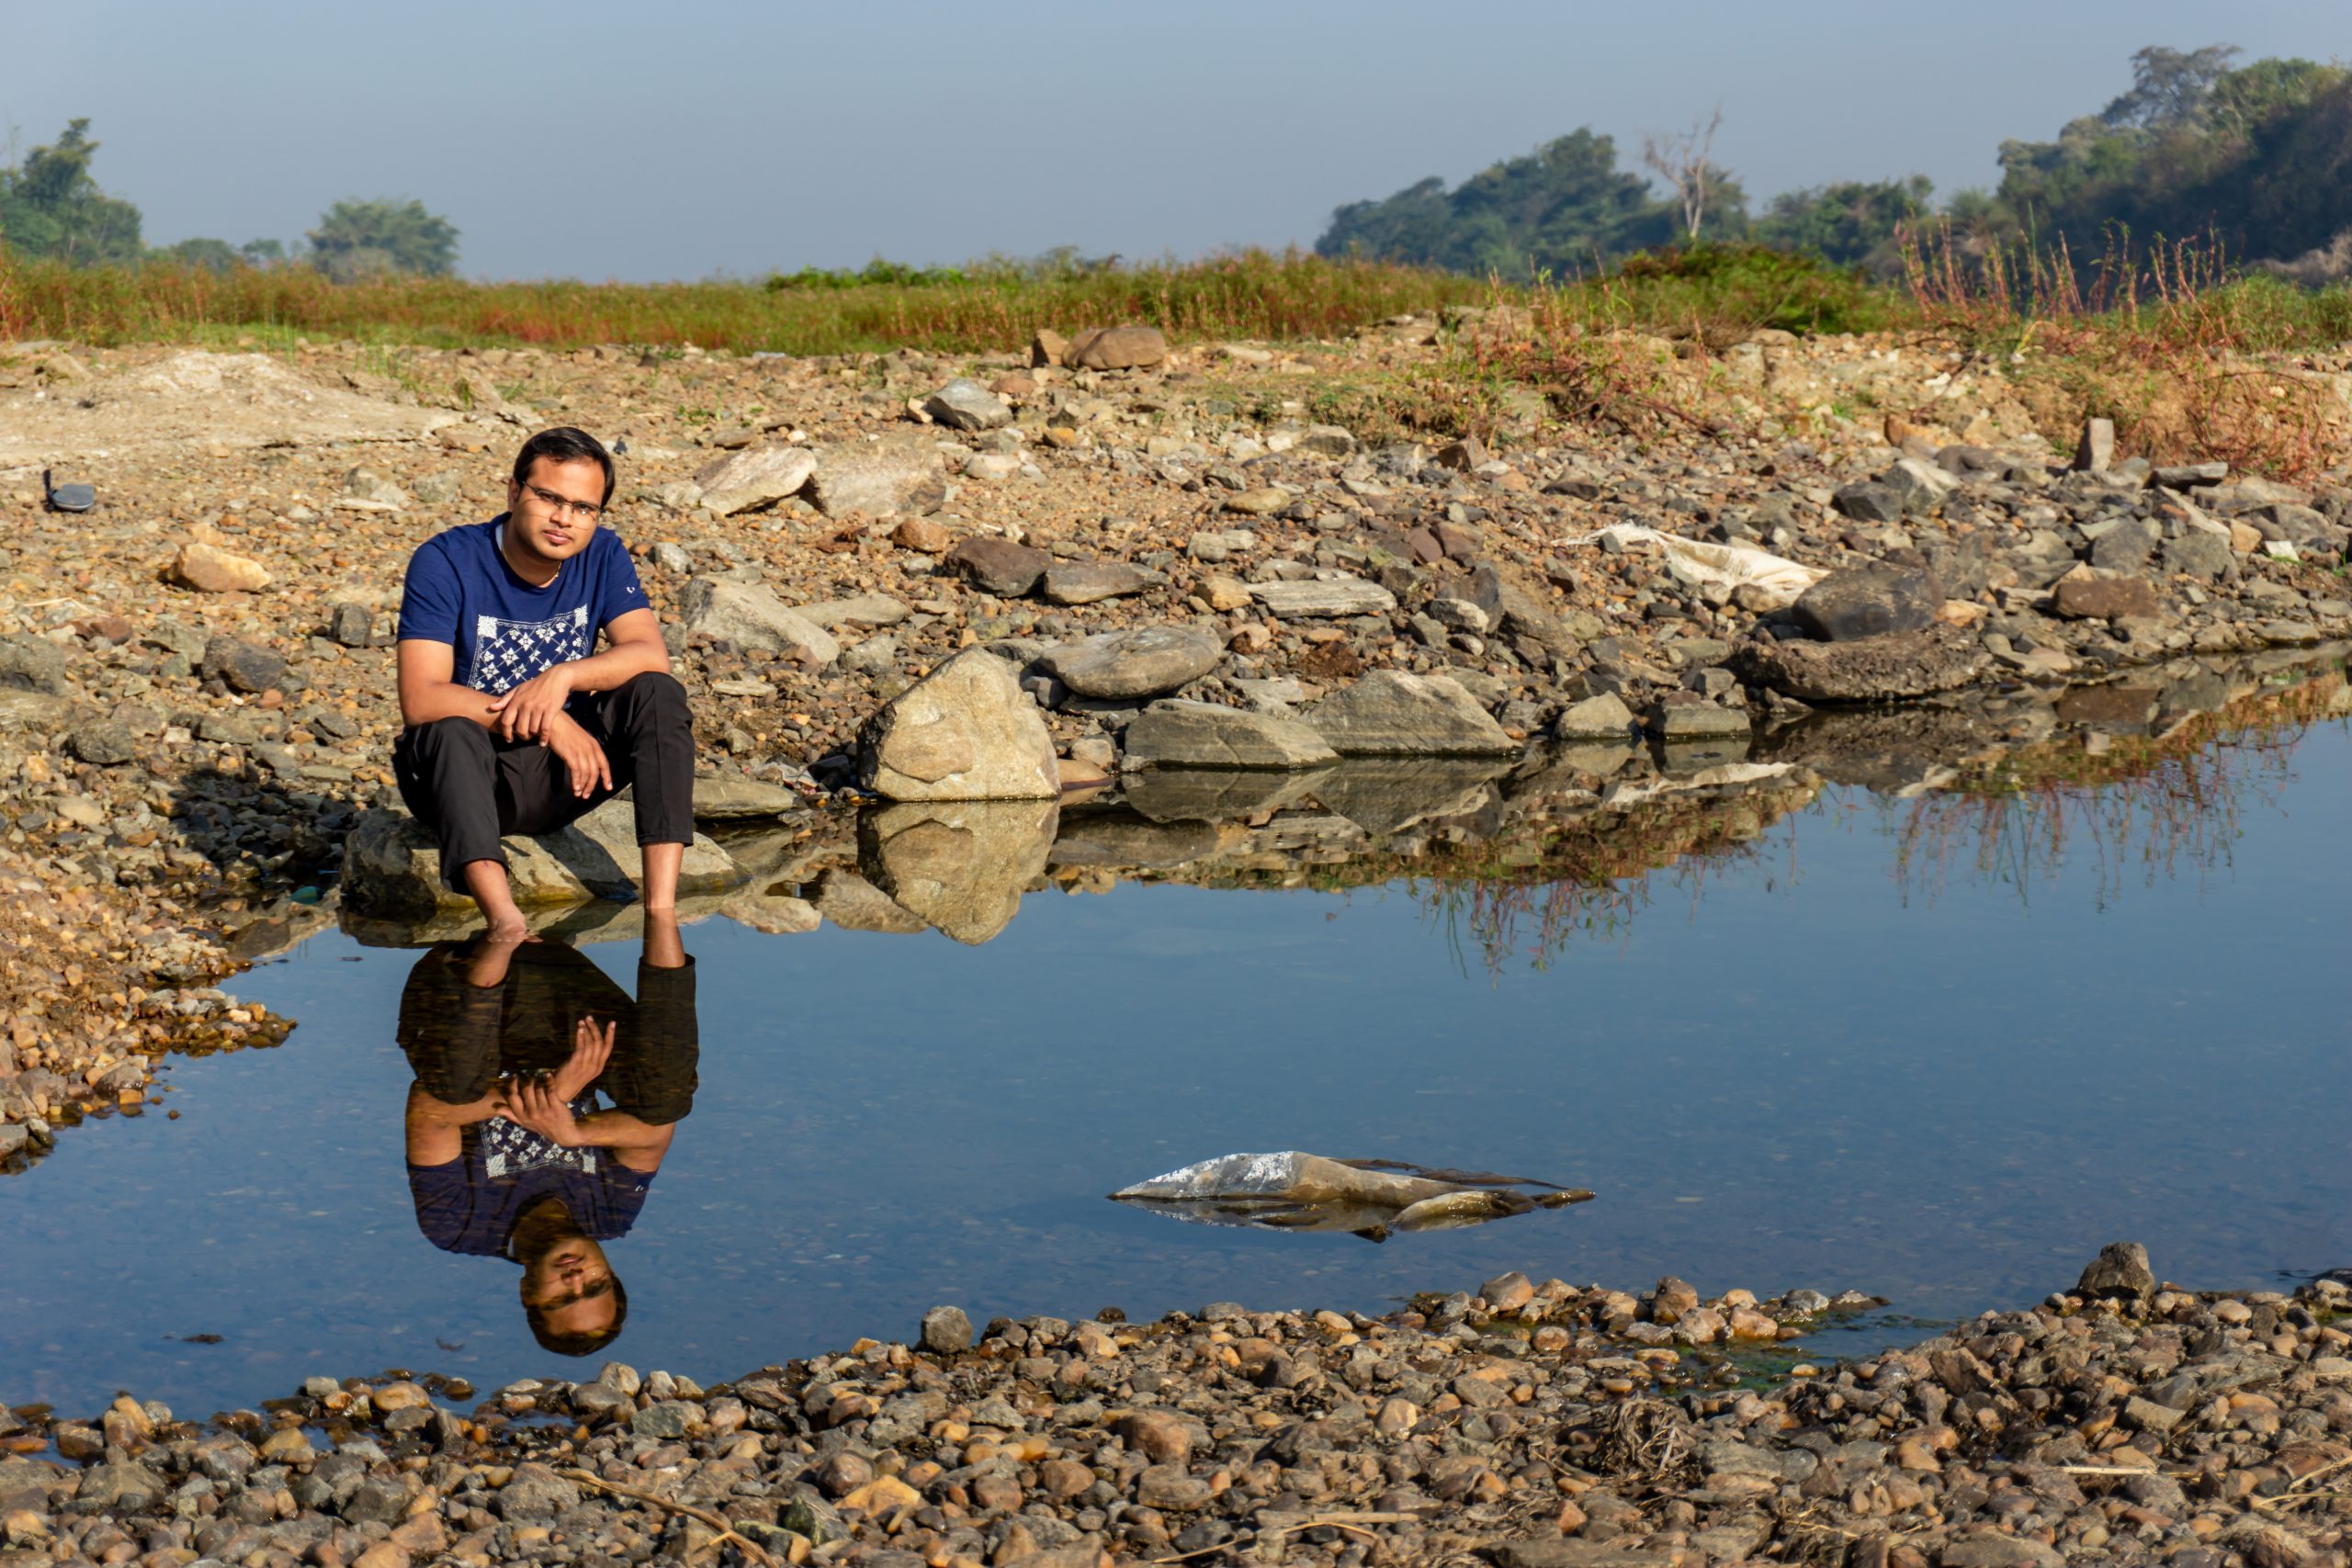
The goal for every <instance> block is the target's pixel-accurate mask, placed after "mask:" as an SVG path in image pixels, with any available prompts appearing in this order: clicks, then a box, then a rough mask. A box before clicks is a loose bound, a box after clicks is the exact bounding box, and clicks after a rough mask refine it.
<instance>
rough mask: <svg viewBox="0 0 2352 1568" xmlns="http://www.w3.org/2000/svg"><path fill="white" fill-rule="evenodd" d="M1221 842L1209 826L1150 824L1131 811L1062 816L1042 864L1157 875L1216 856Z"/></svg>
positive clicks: (1206, 823)
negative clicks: (1124, 869) (1123, 869)
mask: <svg viewBox="0 0 2352 1568" xmlns="http://www.w3.org/2000/svg"><path fill="white" fill-rule="evenodd" d="M1220 841H1221V840H1220V838H1219V835H1218V833H1217V830H1216V824H1215V823H1211V822H1155V821H1153V820H1152V819H1151V818H1148V817H1144V816H1141V815H1139V814H1137V813H1136V812H1133V811H1122V810H1118V809H1115V808H1114V809H1111V810H1091V811H1066V812H1064V813H1062V821H1061V830H1060V834H1059V836H1058V837H1057V838H1056V839H1055V840H1054V848H1053V852H1052V853H1051V854H1050V855H1049V856H1047V857H1046V859H1047V863H1049V864H1052V865H1056V866H1065V865H1107V866H1119V867H1133V868H1136V869H1138V870H1147V871H1158V870H1164V869H1166V868H1168V867H1170V866H1178V865H1183V864H1186V863H1189V862H1192V861H1196V860H1199V859H1200V858H1201V857H1202V856H1204V855H1212V854H1215V853H1216V851H1217V845H1218V843H1219V842H1220Z"/></svg>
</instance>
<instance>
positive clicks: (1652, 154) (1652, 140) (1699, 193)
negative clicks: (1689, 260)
mask: <svg viewBox="0 0 2352 1568" xmlns="http://www.w3.org/2000/svg"><path fill="white" fill-rule="evenodd" d="M1723 122H1724V107H1723V105H1721V104H1717V105H1716V106H1715V112H1714V114H1713V116H1712V117H1711V118H1709V119H1707V121H1706V122H1705V123H1704V124H1694V125H1692V126H1691V129H1690V130H1687V131H1684V132H1682V133H1680V134H1679V135H1674V136H1645V137H1643V138H1642V166H1643V167H1645V168H1646V169H1648V170H1649V171H1650V173H1652V174H1654V175H1657V177H1658V178H1660V179H1662V180H1664V181H1665V182H1666V183H1667V185H1668V186H1669V187H1671V188H1672V190H1673V191H1674V195H1675V198H1676V199H1677V200H1678V201H1679V202H1680V203H1681V204H1682V230H1683V232H1684V234H1685V235H1686V236H1688V237H1689V238H1691V239H1693V240H1695V239H1697V238H1698V237H1699V224H1700V221H1701V220H1702V219H1704V218H1705V217H1706V215H1707V197H1708V194H1709V190H1710V187H1711V186H1712V185H1713V183H1714V182H1715V180H1716V178H1717V176H1719V175H1721V174H1722V172H1723V171H1721V170H1720V169H1718V168H1716V167H1715V166H1714V164H1712V163H1710V162H1709V161H1708V158H1707V154H1708V152H1710V151H1712V150H1713V147H1714V144H1715V130H1716V129H1717V128H1718V127H1720V126H1721V125H1722V124H1723Z"/></svg>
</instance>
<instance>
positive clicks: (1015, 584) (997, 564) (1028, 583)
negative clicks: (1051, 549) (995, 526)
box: [941, 534, 1054, 599]
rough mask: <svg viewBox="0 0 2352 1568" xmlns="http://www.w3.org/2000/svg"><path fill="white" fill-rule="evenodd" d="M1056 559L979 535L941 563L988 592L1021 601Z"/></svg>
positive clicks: (1008, 540) (1002, 540)
mask: <svg viewBox="0 0 2352 1568" xmlns="http://www.w3.org/2000/svg"><path fill="white" fill-rule="evenodd" d="M1053 560H1054V558H1053V557H1051V556H1049V555H1047V554H1046V552H1045V551H1043V550H1033V549H1031V548H1030V547H1028V546H1026V545H1016V544H1014V543H1013V542H1012V540H1010V539H999V538H994V537H991V536H988V535H985V534H975V535H973V536H971V537H969V538H967V539H965V540H964V541H963V542H961V543H960V544H958V545H957V546H956V547H955V548H954V549H952V550H950V551H948V552H947V558H946V559H945V560H944V561H943V562H942V563H941V564H943V565H944V566H945V567H947V568H948V569H949V570H952V571H955V572H956V573H957V574H958V575H960V576H962V577H963V578H964V579H965V580H966V581H969V582H970V583H971V584H972V586H974V587H975V588H978V589H980V590H981V591H982V592H989V593H994V594H996V595H998V596H999V597H1000V598H1005V599H1018V598H1020V597H1021V596H1022V595H1023V594H1024V593H1028V592H1032V591H1034V590H1035V588H1036V586H1037V581H1038V579H1040V578H1042V577H1044V576H1045V575H1046V568H1047V567H1049V566H1051V565H1052V564H1053Z"/></svg>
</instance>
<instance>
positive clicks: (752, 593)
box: [678, 577, 842, 670]
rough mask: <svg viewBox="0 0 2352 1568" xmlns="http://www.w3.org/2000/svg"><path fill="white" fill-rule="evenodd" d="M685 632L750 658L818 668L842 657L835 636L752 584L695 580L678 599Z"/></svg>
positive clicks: (772, 594)
mask: <svg viewBox="0 0 2352 1568" xmlns="http://www.w3.org/2000/svg"><path fill="white" fill-rule="evenodd" d="M678 608H679V611H680V615H681V617H682V620H683V624H684V626H685V628H686V630H688V631H690V632H702V633H705V634H706V635H707V636H710V637H724V638H726V639H727V640H728V641H729V642H730V643H732V644H733V645H734V646H735V647H736V648H738V649H742V650H744V651H746V652H751V653H781V654H784V655H786V657H788V658H792V659H797V660H801V661H802V662H803V663H806V664H809V665H811V666H813V667H815V668H817V669H820V670H821V669H823V668H824V667H825V666H826V665H828V664H831V662H832V661H833V660H836V659H838V658H840V657H841V651H842V645H841V643H840V642H839V641H838V640H836V639H835V638H834V637H833V634H832V633H831V632H829V631H827V630H826V629H825V628H824V627H822V626H819V625H818V624H817V623H816V622H815V621H812V620H810V619H809V617H808V616H807V615H802V614H801V613H800V612H799V611H797V610H796V609H794V608H792V606H790V605H789V604H786V603H785V602H784V601H783V600H781V599H779V598H777V597H776V596H775V593H774V592H770V591H769V590H768V589H766V588H764V587H763V586H761V585H760V584H758V583H755V582H729V581H724V580H723V579H719V578H715V577H697V578H695V579H693V580H691V581H688V582H687V584H686V587H685V592H683V593H681V594H680V595H679V596H678Z"/></svg>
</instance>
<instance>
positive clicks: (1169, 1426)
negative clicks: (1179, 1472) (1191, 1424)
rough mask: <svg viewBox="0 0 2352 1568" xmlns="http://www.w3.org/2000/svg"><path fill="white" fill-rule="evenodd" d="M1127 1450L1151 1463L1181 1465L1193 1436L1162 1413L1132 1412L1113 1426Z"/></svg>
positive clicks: (1162, 1411) (1174, 1419)
mask: <svg viewBox="0 0 2352 1568" xmlns="http://www.w3.org/2000/svg"><path fill="white" fill-rule="evenodd" d="M1111 1429H1112V1430H1113V1431H1114V1432H1116V1433H1118V1435H1119V1437H1120V1438H1121V1439H1122V1440H1123V1441H1125V1444H1126V1445H1127V1447H1129V1448H1131V1449H1133V1450H1136V1452H1137V1453H1139V1454H1141V1455H1143V1456H1144V1457H1145V1458H1146V1459H1148V1460H1149V1461H1152V1462H1153V1463H1154V1464H1171V1465H1181V1464H1182V1463H1183V1462H1184V1456H1185V1455H1187V1454H1189V1453H1191V1452H1192V1451H1193V1434H1192V1433H1191V1432H1190V1431H1189V1430H1187V1429H1186V1427H1185V1426H1184V1424H1183V1423H1182V1421H1179V1420H1178V1419H1177V1418H1176V1417H1175V1416H1170V1415H1169V1414H1168V1413H1167V1412H1166V1411H1164V1410H1135V1411H1130V1412H1128V1413H1127V1414H1126V1415H1125V1416H1120V1417H1119V1418H1118V1420H1117V1421H1115V1422H1114V1423H1113V1425H1112V1427H1111Z"/></svg>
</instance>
